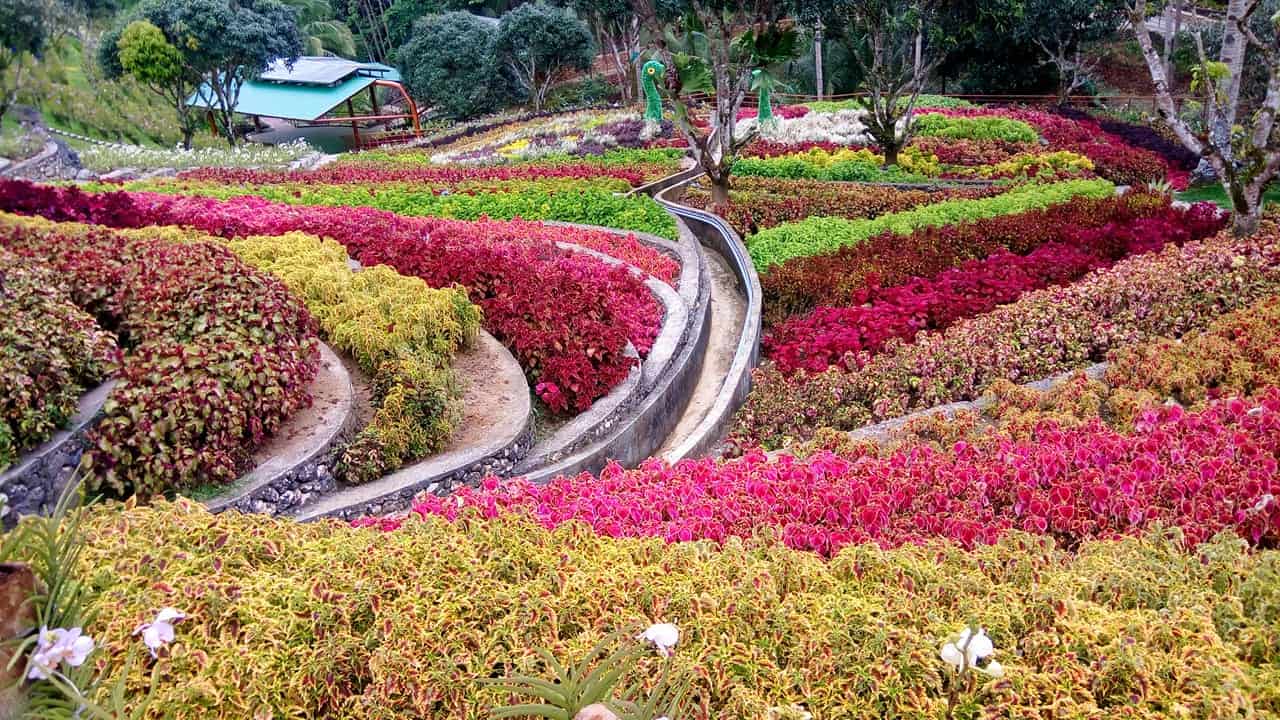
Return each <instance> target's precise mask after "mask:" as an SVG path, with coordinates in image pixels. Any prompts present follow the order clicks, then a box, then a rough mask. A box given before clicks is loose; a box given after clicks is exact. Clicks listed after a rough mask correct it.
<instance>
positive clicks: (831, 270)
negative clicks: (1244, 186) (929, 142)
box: [760, 193, 1168, 324]
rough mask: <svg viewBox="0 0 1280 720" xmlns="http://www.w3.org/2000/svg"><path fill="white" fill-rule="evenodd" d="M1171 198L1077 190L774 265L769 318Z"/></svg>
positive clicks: (1048, 238) (1153, 208)
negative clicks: (1055, 200) (1097, 195)
mask: <svg viewBox="0 0 1280 720" xmlns="http://www.w3.org/2000/svg"><path fill="white" fill-rule="evenodd" d="M1166 205H1168V200H1164V199H1160V198H1158V197H1156V196H1154V195H1150V194H1143V193H1128V194H1126V195H1123V196H1119V197H1115V196H1112V197H1105V198H1101V199H1093V198H1085V197H1078V198H1072V199H1071V200H1069V201H1067V202H1064V203H1059V204H1056V205H1050V206H1049V207H1046V208H1043V209H1035V210H1028V211H1026V212H1020V213H1013V214H1010V215H1000V216H997V217H992V218H985V219H982V220H975V221H971V222H962V223H957V224H954V225H942V226H929V227H922V228H920V229H918V230H916V231H915V232H913V233H911V234H910V235H897V234H895V233H893V232H885V233H881V234H879V235H876V236H875V237H871V238H868V239H867V240H866V241H864V242H861V243H855V244H853V245H849V246H846V247H842V248H840V249H839V250H837V251H835V252H832V253H826V254H823V255H814V256H812V257H805V258H794V259H792V260H788V261H787V262H784V263H782V264H781V265H775V266H773V267H772V268H771V269H770V271H769V274H767V275H764V276H763V277H761V279H760V283H761V285H762V287H763V288H764V298H765V302H764V305H765V320H766V322H768V323H770V324H776V323H778V322H781V321H782V320H784V319H786V318H787V317H789V316H791V315H798V314H801V313H805V312H808V311H809V310H812V309H813V308H815V307H817V306H819V305H833V306H848V305H859V304H861V303H863V302H865V301H866V298H867V296H868V295H867V294H868V293H869V292H870V291H871V290H872V289H873V288H876V287H892V286H894V285H900V284H902V283H904V282H907V281H908V280H910V279H911V278H913V277H931V276H933V275H936V274H938V273H939V272H942V271H943V270H946V269H947V268H950V267H955V266H957V265H959V264H961V263H963V262H965V261H966V260H972V259H981V258H984V257H987V256H988V255H991V254H993V253H997V252H1001V251H1005V250H1007V251H1009V252H1012V253H1014V254H1017V255H1025V254H1027V253H1028V252H1031V250H1033V249H1035V248H1036V247H1039V246H1041V245H1044V244H1047V243H1050V242H1056V241H1058V240H1060V239H1061V238H1062V237H1063V236H1064V234H1065V233H1066V232H1067V231H1068V230H1069V229H1070V228H1077V229H1080V230H1084V229H1087V228H1092V227H1099V226H1101V225H1105V224H1107V223H1109V222H1118V223H1124V222H1132V221H1134V220H1137V219H1139V218H1142V217H1150V216H1151V215H1153V214H1155V213H1157V212H1159V211H1160V209H1161V208H1163V207H1165V206H1166Z"/></svg>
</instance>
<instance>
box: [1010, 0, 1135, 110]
mask: <svg viewBox="0 0 1280 720" xmlns="http://www.w3.org/2000/svg"><path fill="white" fill-rule="evenodd" d="M1125 10H1126V5H1125V0H1026V9H1025V13H1024V14H1023V17H1022V24H1021V27H1020V28H1019V30H1018V34H1019V35H1020V37H1021V38H1022V39H1024V40H1026V41H1029V42H1031V43H1033V44H1034V45H1035V46H1036V47H1038V48H1040V50H1041V52H1043V53H1044V55H1045V56H1046V57H1047V58H1048V59H1047V60H1046V61H1045V62H1046V64H1049V65H1051V66H1052V67H1053V68H1054V69H1055V70H1056V71H1057V73H1058V102H1059V103H1065V102H1066V101H1067V98H1068V97H1069V96H1070V95H1071V93H1073V92H1075V91H1076V90H1077V89H1079V88H1080V87H1083V86H1084V85H1085V83H1087V82H1088V81H1089V80H1090V79H1091V78H1092V75H1093V72H1094V70H1096V69H1097V68H1096V66H1097V63H1096V62H1095V61H1091V60H1089V59H1087V58H1086V57H1085V56H1084V53H1083V51H1084V47H1085V46H1086V45H1087V44H1089V43H1094V42H1098V41H1101V40H1105V39H1107V38H1110V37H1114V36H1115V35H1117V34H1118V33H1119V30H1120V25H1121V23H1122V22H1123V21H1124V17H1125Z"/></svg>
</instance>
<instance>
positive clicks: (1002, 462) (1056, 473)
mask: <svg viewBox="0 0 1280 720" xmlns="http://www.w3.org/2000/svg"><path fill="white" fill-rule="evenodd" d="M1278 458H1280V390H1276V389H1270V390H1268V391H1267V392H1265V393H1264V394H1263V395H1262V396H1261V398H1260V400H1258V401H1245V400H1240V399H1238V398H1237V399H1232V400H1229V401H1221V402H1218V403H1215V404H1212V405H1210V406H1209V407H1208V408H1206V409H1205V410H1204V411H1203V412H1200V413H1189V412H1185V411H1184V410H1183V409H1182V408H1181V407H1179V406H1166V407H1161V408H1157V409H1153V410H1149V411H1146V412H1145V413H1144V414H1143V415H1142V416H1141V418H1140V419H1139V421H1138V423H1137V428H1136V431H1135V432H1134V433H1132V434H1125V433H1121V432H1118V431H1116V430H1113V429H1111V428H1108V427H1107V426H1105V425H1103V424H1102V423H1101V422H1099V421H1093V422H1091V423H1089V424H1085V425H1082V426H1079V427H1075V428H1070V429H1065V428H1062V427H1059V426H1057V425H1055V424H1054V423H1053V422H1046V423H1044V424H1042V425H1041V426H1040V427H1039V428H1038V429H1037V430H1036V432H1035V433H1034V436H1033V437H1032V438H1031V439H1030V440H1029V441H1022V442H1019V441H1014V440H1011V439H1007V438H1005V439H999V438H997V439H996V440H995V441H993V442H991V443H989V444H988V443H984V444H983V445H981V446H977V445H970V444H966V443H957V444H956V446H955V447H954V448H952V449H951V451H949V452H943V451H938V450H935V449H932V448H930V447H928V446H923V445H921V446H914V447H911V448H909V449H906V450H903V451H900V452H897V453H894V454H892V455H889V456H887V457H883V458H878V457H874V456H871V455H863V456H852V457H841V456H837V455H833V454H830V453H825V452H823V453H819V454H816V455H813V456H811V457H809V458H807V459H804V460H797V459H795V458H792V457H790V456H785V455H784V456H781V457H779V458H776V459H772V460H770V459H768V458H766V457H765V456H764V455H762V454H760V453H754V454H751V455H748V456H746V457H744V458H742V459H740V460H736V461H729V462H725V463H722V464H717V463H716V462H715V461H712V460H699V461H685V462H682V463H680V464H678V465H676V466H675V467H671V466H668V465H666V464H665V463H662V462H659V461H650V462H649V463H647V464H646V465H644V466H643V467H641V468H640V469H637V470H631V471H625V470H622V469H621V468H620V467H617V466H612V467H610V468H607V469H606V470H605V471H604V472H603V473H602V474H601V475H600V477H599V478H596V477H593V476H591V475H589V474H582V475H579V476H577V477H572V478H558V479H556V480H554V481H552V482H551V483H548V484H546V485H533V484H530V483H527V482H524V481H519V480H517V481H510V482H506V483H503V482H500V481H498V480H497V479H496V478H490V479H488V480H486V481H485V482H484V483H483V485H482V486H481V487H480V488H478V489H467V490H463V491H461V492H460V493H458V494H455V495H452V496H450V497H447V498H440V497H434V496H432V497H428V498H426V499H424V500H422V501H420V502H419V503H418V504H417V505H415V506H414V510H415V511H416V512H417V513H419V514H421V515H424V516H428V515H440V516H444V517H446V518H449V519H451V520H452V519H456V518H458V517H459V516H462V515H465V514H467V511H468V510H469V509H475V510H478V512H479V515H480V516H482V517H495V516H497V515H498V514H500V513H520V514H525V515H528V516H530V517H533V518H535V519H536V520H537V521H539V522H540V523H542V524H543V525H546V526H548V527H554V526H556V525H559V524H561V523H564V522H568V521H573V520H577V521H581V522H585V523H587V524H588V525H590V526H591V527H592V528H593V529H594V530H595V531H596V532H598V533H601V534H603V535H608V536H612V537H635V536H657V537H662V538H665V539H667V540H668V541H688V540H697V539H703V538H707V539H712V540H724V539H725V538H728V537H735V536H736V537H750V536H751V535H753V534H755V533H757V532H758V531H759V529H760V528H764V527H773V528H777V530H778V531H779V533H780V535H781V537H782V539H783V540H784V541H785V542H786V543H787V544H788V545H790V546H791V547H794V548H798V549H804V550H813V551H815V552H818V553H822V554H824V555H830V554H832V553H834V552H836V551H837V550H839V549H840V548H841V547H843V546H845V545H849V544H855V543H862V542H877V543H879V544H880V545H882V546H886V547H893V546H897V545H901V544H904V543H914V542H927V541H929V540H932V539H935V538H946V539H949V540H953V541H955V542H957V543H959V544H961V545H963V546H965V547H973V546H974V545H976V544H980V543H992V542H995V541H996V539H998V538H999V537H1000V535H1001V534H1002V533H1004V532H1005V531H1007V530H1011V529H1019V530H1025V531H1029V532H1035V533H1046V534H1049V535H1053V536H1054V537H1055V538H1057V539H1058V540H1060V541H1061V542H1063V543H1064V544H1065V545H1067V546H1069V547H1074V546H1075V545H1077V544H1078V543H1079V542H1081V541H1082V540H1085V539H1089V538H1097V537H1110V536H1116V535H1122V534H1129V533H1137V532H1140V531H1142V530H1143V529H1145V528H1148V527H1150V526H1152V525H1155V524H1162V525H1165V526H1175V527H1178V528H1181V529H1182V531H1183V533H1184V535H1185V539H1186V542H1187V543H1188V544H1189V545H1194V544H1196V543H1199V542H1201V541H1204V540H1207V539H1208V538H1210V537H1212V536H1213V535H1214V534H1216V533H1218V532H1220V531H1222V530H1233V531H1235V532H1237V533H1238V534H1239V535H1240V536H1241V537H1243V538H1245V539H1246V540H1248V541H1249V542H1251V543H1253V544H1254V545H1260V546H1268V547H1270V546H1274V545H1275V544H1276V543H1277V541H1280V500H1277V497H1278V496H1280V474H1278V472H1277V468H1278V461H1277V459H1278ZM402 522H403V521H401V520H377V519H370V520H365V521H361V522H360V523H359V524H362V525H371V526H378V527H382V528H384V529H388V530H390V529H395V528H398V527H399V526H400V525H401V523H402Z"/></svg>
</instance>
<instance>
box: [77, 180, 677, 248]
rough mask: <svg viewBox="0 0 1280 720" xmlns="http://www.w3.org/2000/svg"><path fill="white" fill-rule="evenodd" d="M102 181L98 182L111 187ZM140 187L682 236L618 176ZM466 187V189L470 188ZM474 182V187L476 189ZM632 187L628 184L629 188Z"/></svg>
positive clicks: (139, 185)
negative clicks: (460, 187) (482, 187)
mask: <svg viewBox="0 0 1280 720" xmlns="http://www.w3.org/2000/svg"><path fill="white" fill-rule="evenodd" d="M111 187H112V186H107V185H99V186H95V187H91V188H90V189H97V190H102V189H110V188H111ZM125 187H126V188H127V189H129V190H133V191H148V192H161V193H176V194H192V195H200V196H203V197H212V198H218V199H223V200H226V199H229V198H234V197H237V196H241V195H254V196H257V197H261V198H264V199H267V200H270V201H272V202H280V203H290V204H293V205H329V206H337V207H369V208H376V209H378V210H386V211H389V212H394V213H397V214H400V215H410V216H422V217H440V218H456V219H460V220H477V219H481V218H494V219H504V220H510V219H514V218H520V219H524V220H559V221H562V222H573V223H582V224H586V225H600V226H603V227H610V228H617V229H619V230H633V231H636V232H644V233H649V234H652V235H658V236H660V237H665V238H670V239H674V238H675V237H676V225H675V220H674V219H672V217H671V216H670V215H668V214H667V212H666V211H665V210H663V209H662V206H660V205H658V204H657V202H655V201H654V200H653V198H650V197H648V196H636V197H627V196H624V195H619V194H617V191H618V190H619V187H618V181H615V180H603V181H572V180H570V181H566V180H550V181H537V182H535V181H518V184H516V185H514V186H512V187H511V189H510V191H507V192H478V193H474V194H473V193H468V192H451V193H449V194H437V192H436V190H435V189H433V188H431V187H426V188H423V187H420V186H418V185H416V184H412V183H399V182H379V183H373V184H367V185H366V184H341V185H325V184H316V183H306V182H303V183H282V184H267V185H235V184H229V183H223V182H214V181H205V182H197V181H171V180H142V181H138V182H133V183H129V184H127V185H126V186H125ZM464 189H465V188H464ZM473 189H474V188H473ZM624 189H625V188H624Z"/></svg>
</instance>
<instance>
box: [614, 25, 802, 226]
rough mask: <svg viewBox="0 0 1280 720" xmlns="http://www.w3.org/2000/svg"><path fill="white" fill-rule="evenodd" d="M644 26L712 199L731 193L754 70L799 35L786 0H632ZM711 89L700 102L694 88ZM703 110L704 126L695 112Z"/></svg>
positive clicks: (791, 51)
mask: <svg viewBox="0 0 1280 720" xmlns="http://www.w3.org/2000/svg"><path fill="white" fill-rule="evenodd" d="M632 9H633V10H634V11H635V13H636V15H638V16H639V18H640V24H641V26H642V27H643V28H644V29H645V30H646V31H647V32H648V33H649V35H650V36H651V37H652V38H654V40H655V42H656V43H657V53H658V55H659V57H661V58H662V61H663V63H664V64H665V65H666V67H667V69H668V72H670V73H673V75H672V80H673V81H672V82H670V83H669V84H668V88H667V90H668V94H669V96H670V100H671V104H672V106H673V108H674V111H675V120H676V128H677V129H678V130H679V131H680V133H681V135H683V136H684V138H685V141H686V142H687V143H688V144H689V149H690V150H691V151H692V152H693V157H694V160H695V161H696V162H697V163H698V166H699V167H700V168H702V170H703V172H705V173H706V174H707V178H708V180H709V181H710V182H711V198H712V201H713V202H715V203H716V204H724V203H727V202H728V200H729V188H730V176H731V174H732V172H733V163H734V161H735V160H736V159H737V155H738V151H739V150H740V149H741V148H742V147H743V146H744V145H745V144H746V143H747V142H749V141H750V140H751V138H750V137H737V135H736V131H737V122H738V120H737V118H738V111H739V110H740V109H742V101H743V100H744V99H745V98H746V95H747V93H748V92H750V90H751V87H752V82H753V73H754V72H755V71H756V70H767V69H768V68H769V67H771V66H774V65H777V64H779V63H781V62H785V61H787V60H790V59H791V58H794V57H795V56H796V55H797V54H798V52H799V50H800V44H799V35H798V34H797V33H796V31H795V28H794V26H793V24H792V22H791V20H790V17H791V13H792V11H793V10H794V7H793V4H792V3H790V2H786V1H784V0H754V1H744V2H737V1H734V0H632ZM707 90H709V91H711V92H712V93H714V97H713V98H712V100H711V101H710V102H709V103H708V104H713V107H707V108H705V110H704V109H703V107H702V106H701V100H700V99H699V98H698V97H697V94H698V93H701V92H704V91H707ZM703 112H705V113H707V114H708V115H709V117H708V118H707V124H706V126H705V128H704V127H701V126H700V124H699V123H697V122H695V120H696V115H698V114H700V113H703Z"/></svg>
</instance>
